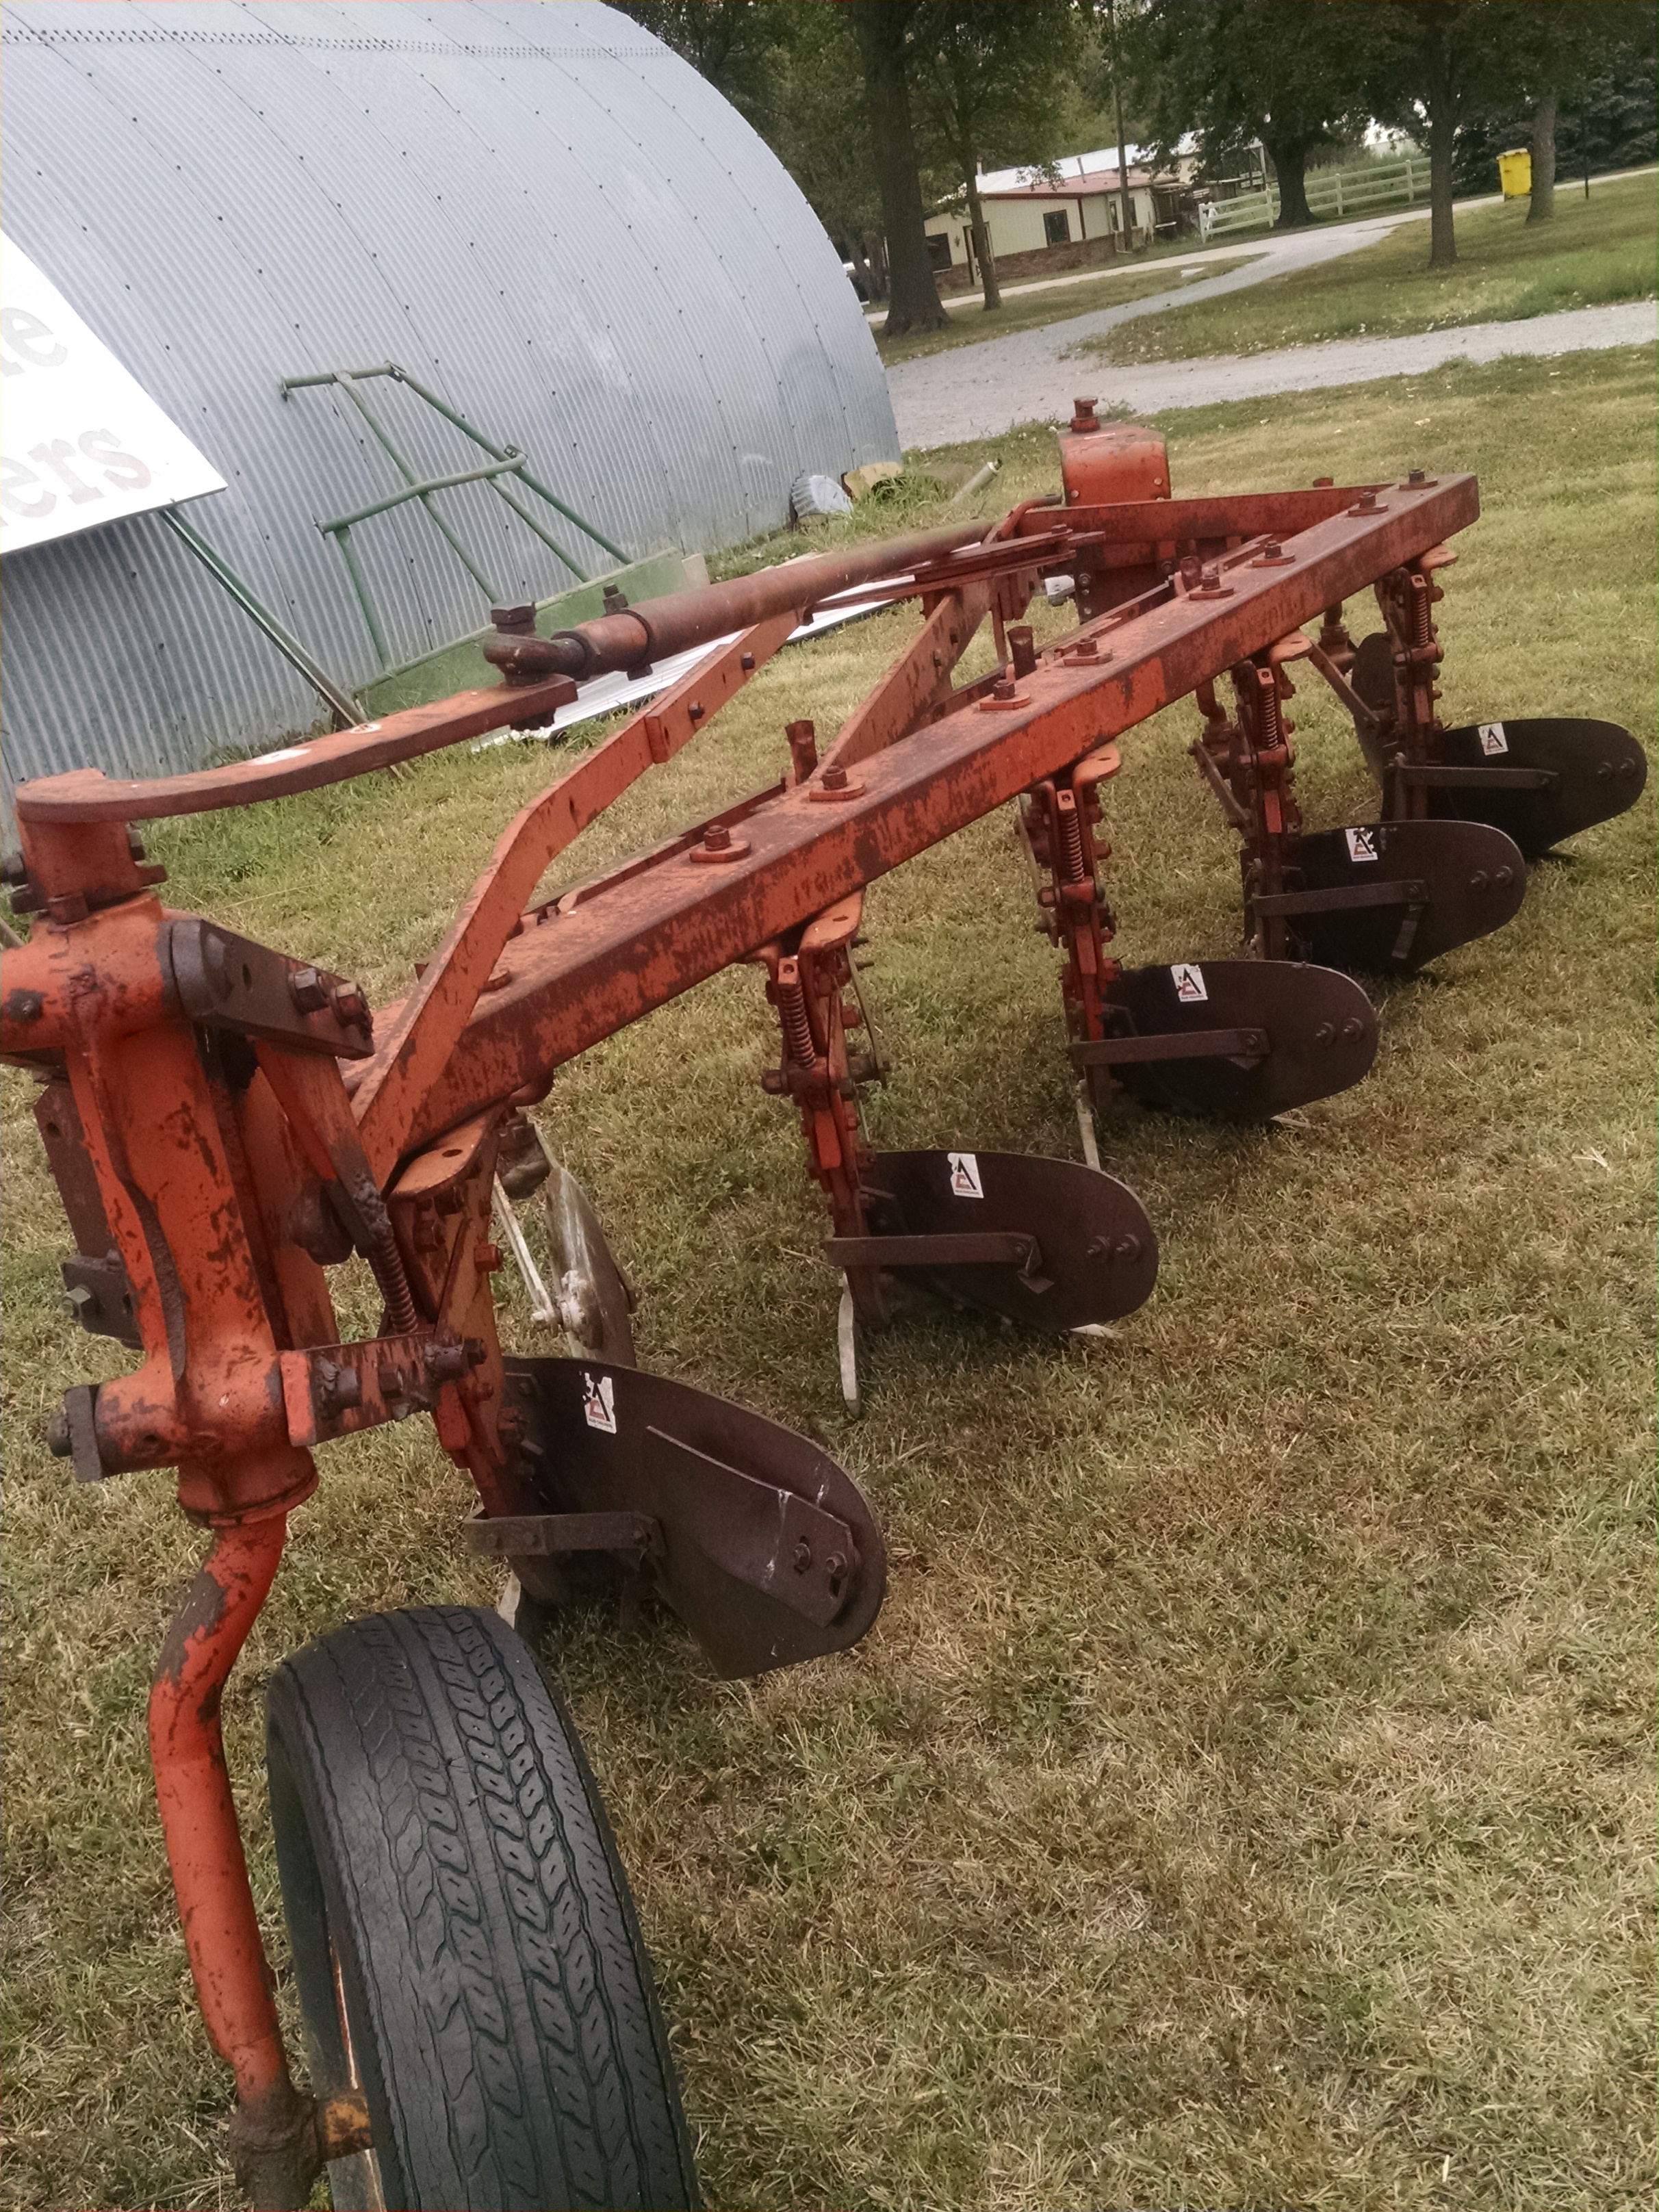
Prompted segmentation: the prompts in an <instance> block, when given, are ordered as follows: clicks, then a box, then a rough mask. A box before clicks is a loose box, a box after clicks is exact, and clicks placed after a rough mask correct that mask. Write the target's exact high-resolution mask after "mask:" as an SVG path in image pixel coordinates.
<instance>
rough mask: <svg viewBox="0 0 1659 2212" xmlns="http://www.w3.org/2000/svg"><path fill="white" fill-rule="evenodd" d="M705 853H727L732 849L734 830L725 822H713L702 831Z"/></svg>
mask: <svg viewBox="0 0 1659 2212" xmlns="http://www.w3.org/2000/svg"><path fill="white" fill-rule="evenodd" d="M702 849H703V851H704V852H705V853H727V852H730V850H731V849H732V832H731V831H730V829H727V827H726V824H725V823H724V822H711V823H709V825H708V828H707V829H705V830H704V831H703V833H702Z"/></svg>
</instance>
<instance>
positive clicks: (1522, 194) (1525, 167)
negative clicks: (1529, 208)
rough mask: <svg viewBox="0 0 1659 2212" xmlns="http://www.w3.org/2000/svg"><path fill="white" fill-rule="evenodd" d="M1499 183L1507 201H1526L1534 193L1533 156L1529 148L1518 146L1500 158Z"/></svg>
mask: <svg viewBox="0 0 1659 2212" xmlns="http://www.w3.org/2000/svg"><path fill="white" fill-rule="evenodd" d="M1498 183H1499V184H1500V185H1502V186H1503V190H1504V198H1505V199H1506V200H1524V199H1527V198H1529V197H1531V193H1532V154H1531V151H1530V149H1528V148H1527V147H1525V146H1518V147H1516V149H1515V150H1514V151H1513V152H1512V153H1509V154H1500V155H1498Z"/></svg>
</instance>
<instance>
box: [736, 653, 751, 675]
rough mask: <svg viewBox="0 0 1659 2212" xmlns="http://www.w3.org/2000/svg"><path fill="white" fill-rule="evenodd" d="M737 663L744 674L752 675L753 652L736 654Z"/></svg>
mask: <svg viewBox="0 0 1659 2212" xmlns="http://www.w3.org/2000/svg"><path fill="white" fill-rule="evenodd" d="M738 667H739V668H740V669H742V671H743V672H744V675H745V676H752V675H753V674H754V672H755V656H754V654H753V653H739V654H738Z"/></svg>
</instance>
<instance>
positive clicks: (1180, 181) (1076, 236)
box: [927, 154, 1192, 291]
mask: <svg viewBox="0 0 1659 2212" xmlns="http://www.w3.org/2000/svg"><path fill="white" fill-rule="evenodd" d="M1191 166H1192V161H1191V159H1190V157H1189V158H1188V160H1186V161H1178V162H1177V164H1176V167H1175V168H1174V169H1170V170H1165V169H1154V168H1152V167H1150V166H1147V165H1146V164H1144V163H1137V162H1136V161H1134V160H1133V158H1131V160H1130V162H1129V174H1128V185H1129V207H1130V216H1131V228H1130V232H1129V235H1128V238H1127V243H1126V240H1125V236H1124V228H1123V194H1122V178H1121V171H1120V170H1119V168H1118V167H1117V161H1116V157H1115V155H1111V156H1109V155H1105V154H1093V155H1088V154H1085V155H1067V157H1066V160H1065V161H1061V162H1058V163H1056V164H1055V165H1054V168H1053V170H1052V171H1049V172H1045V173H1024V172H1020V171H1016V170H1003V171H1000V172H998V173H994V174H993V175H990V176H987V177H983V178H981V179H980V183H979V197H980V202H981V206H982V207H983V209H984V211H985V222H986V228H987V230H988V232H989V234H990V240H991V252H993V254H994V256H995V257H996V264H997V269H998V271H999V273H1000V275H1002V276H1007V277H1012V278H1016V279H1017V278H1018V277H1020V276H1036V275H1041V274H1045V273H1047V272H1048V271H1050V270H1058V269H1064V268H1070V267H1073V266H1079V267H1081V266H1085V265H1087V264H1091V263H1093V262H1097V261H1103V260H1109V259H1110V258H1112V256H1113V255H1114V254H1116V253H1121V252H1125V251H1127V249H1128V248H1130V247H1133V246H1144V245H1146V244H1147V243H1148V242H1149V241H1150V240H1152V237H1153V236H1154V235H1155V234H1158V233H1160V232H1161V233H1163V234H1165V235H1172V234H1174V233H1175V232H1176V229H1177V228H1179V226H1180V221H1181V213H1182V197H1183V185H1184V183H1185V176H1184V171H1185V170H1187V169H1188V168H1189V167H1191ZM927 239H928V249H929V252H931V254H932V256H933V268H934V272H935V274H936V276H938V278H939V284H940V289H942V290H946V291H948V290H955V289H965V288H966V287H969V286H971V285H975V284H977V283H979V281H980V275H979V270H978V267H977V264H976V263H975V255H974V240H973V233H972V230H971V228H969V216H968V209H967V204H966V201H965V198H964V199H961V200H953V201H952V202H951V204H950V205H949V206H948V207H946V208H945V209H942V210H940V211H939V213H938V214H936V215H933V216H929V217H928V218H927ZM1079 249H1081V250H1079Z"/></svg>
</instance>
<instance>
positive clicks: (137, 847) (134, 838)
mask: <svg viewBox="0 0 1659 2212" xmlns="http://www.w3.org/2000/svg"><path fill="white" fill-rule="evenodd" d="M127 850H128V852H129V853H131V855H132V857H133V859H134V860H143V857H144V841H143V838H142V837H141V836H139V835H138V832H137V830H136V829H129V830H128V831H127Z"/></svg>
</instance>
